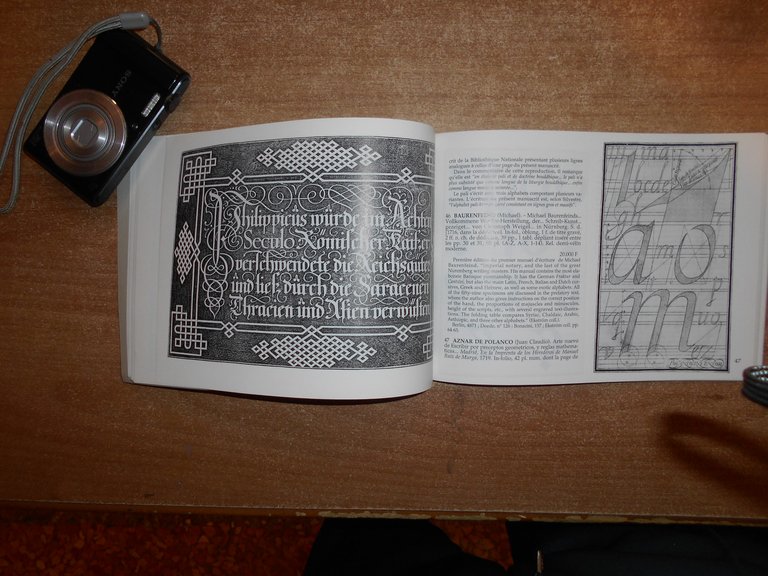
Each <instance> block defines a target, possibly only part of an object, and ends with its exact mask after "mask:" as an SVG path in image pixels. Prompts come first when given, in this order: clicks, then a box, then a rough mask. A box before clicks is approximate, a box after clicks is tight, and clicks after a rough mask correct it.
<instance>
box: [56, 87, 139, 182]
mask: <svg viewBox="0 0 768 576" xmlns="http://www.w3.org/2000/svg"><path fill="white" fill-rule="evenodd" d="M126 139H127V127H126V122H125V117H124V116H123V112H122V111H121V110H120V107H119V106H118V105H117V103H115V101H114V100H112V99H111V98H110V97H109V96H107V95H106V94H104V93H102V92H98V91H96V90H90V89H80V90H73V91H72V92H68V93H67V94H64V95H63V96H62V97H61V98H59V99H58V100H57V101H56V102H54V103H53V105H52V106H51V108H50V109H49V110H48V114H47V115H46V117H45V122H44V128H43V140H44V142H45V148H46V150H47V152H48V155H49V156H50V157H51V160H53V162H54V163H55V164H56V165H57V166H58V167H59V168H61V169H62V170H64V171H66V172H68V173H70V174H72V175H74V176H94V175H96V174H101V173H102V172H104V171H106V170H108V169H109V168H110V167H111V166H112V165H113V164H114V163H115V162H116V161H117V160H118V158H120V155H121V154H122V152H123V149H124V148H125V142H126Z"/></svg>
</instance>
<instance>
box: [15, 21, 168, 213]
mask: <svg viewBox="0 0 768 576" xmlns="http://www.w3.org/2000/svg"><path fill="white" fill-rule="evenodd" d="M148 26H152V27H153V28H154V29H155V32H156V34H157V43H156V45H155V47H156V48H157V49H158V50H160V49H161V45H162V32H161V30H160V25H159V24H158V23H157V21H156V20H155V19H154V18H152V17H150V16H149V15H148V14H146V13H145V12H127V13H124V14H120V15H118V16H114V17H112V18H108V19H106V20H102V21H101V22H98V23H96V24H94V25H93V26H91V27H90V28H88V29H87V30H86V31H85V32H83V33H82V34H81V35H80V36H78V37H77V38H76V39H75V40H74V41H73V42H71V43H69V44H68V45H66V46H65V47H64V48H62V49H61V50H59V52H57V53H56V54H55V55H54V56H53V57H52V58H51V59H50V60H48V61H47V62H46V63H45V64H43V65H42V66H41V67H40V68H39V69H38V70H37V72H35V75H34V76H32V79H31V80H30V81H29V83H28V84H27V87H26V88H25V89H24V92H23V93H22V95H21V98H20V99H19V103H18V104H17V105H16V111H15V112H14V114H13V117H12V118H11V122H10V125H9V127H8V132H7V133H6V135H5V143H4V144H3V150H2V154H0V174H2V173H3V171H4V170H5V164H6V161H7V160H8V157H9V155H10V153H11V148H13V158H12V163H13V173H12V183H11V194H10V196H9V198H8V201H7V202H6V203H5V204H4V205H3V206H0V214H7V213H8V212H10V211H11V210H13V207H14V206H15V205H16V200H17V199H18V196H19V182H20V179H21V148H22V142H23V141H24V134H25V133H26V131H27V127H28V126H29V121H30V119H31V118H32V114H34V112H35V109H36V108H37V105H38V104H39V103H40V99H41V98H42V97H43V94H45V91H46V90H47V89H48V88H49V87H50V85H51V84H52V83H53V81H54V80H55V79H56V77H57V76H58V75H59V74H61V72H62V71H63V70H64V69H65V68H66V67H67V66H68V65H69V64H70V63H71V62H72V60H73V59H74V58H75V56H77V54H78V52H80V50H81V49H82V47H83V45H84V44H85V43H86V42H88V40H90V39H91V38H94V37H95V36H98V35H99V34H101V33H102V32H106V31H108V30H115V29H120V28H122V29H124V30H142V29H144V28H147V27H148Z"/></svg>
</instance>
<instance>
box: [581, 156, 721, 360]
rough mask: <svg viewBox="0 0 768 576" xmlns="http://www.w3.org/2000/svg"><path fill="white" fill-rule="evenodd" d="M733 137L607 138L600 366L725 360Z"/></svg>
mask: <svg viewBox="0 0 768 576" xmlns="http://www.w3.org/2000/svg"><path fill="white" fill-rule="evenodd" d="M735 158H736V145H735V144H717V145H710V144H708V145H698V144H685V145H680V144H654V145H649V144H607V145H606V146H605V157H604V166H605V168H604V175H603V209H602V229H601V241H600V244H601V246H600V254H601V259H600V283H599V293H598V319H597V321H598V334H597V355H596V358H595V369H596V370H681V369H684V370H709V371H719V370H727V369H728V343H729V327H730V290H731V256H732V253H731V247H732V229H733V203H734V176H735Z"/></svg>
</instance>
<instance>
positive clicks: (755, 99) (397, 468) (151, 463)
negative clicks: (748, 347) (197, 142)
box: [0, 0, 768, 523]
mask: <svg viewBox="0 0 768 576" xmlns="http://www.w3.org/2000/svg"><path fill="white" fill-rule="evenodd" d="M126 7H127V5H124V3H121V2H115V1H111V0H107V1H102V2H95V1H93V0H84V1H81V2H76V3H51V2H43V1H33V2H25V3H18V2H13V3H10V2H6V3H5V5H4V6H3V10H2V12H3V17H2V18H1V19H0V54H2V59H0V78H2V82H0V120H1V121H2V123H3V124H5V123H6V122H7V121H8V119H9V118H10V116H11V114H12V110H13V107H14V106H15V103H16V100H17V99H18V97H19V96H20V94H21V92H22V90H23V87H24V85H25V84H26V82H27V80H28V79H29V78H30V76H31V75H32V73H33V72H34V70H36V68H37V67H38V66H39V65H40V64H41V63H42V62H44V61H45V60H46V59H47V58H48V57H49V56H50V55H52V54H53V53H54V52H56V51H57V50H58V49H59V48H60V47H61V46H63V45H64V44H65V43H66V42H68V41H70V40H72V39H73V38H74V37H75V36H76V35H77V34H78V33H79V32H80V31H81V30H83V29H84V28H85V27H86V26H87V25H89V24H91V23H92V22H94V21H96V20H99V19H101V18H104V17H107V16H110V15H112V14H113V13H117V12H120V11H121V10H125V9H126ZM145 9H146V10H147V11H148V12H150V13H151V14H152V15H153V16H155V17H156V18H157V19H158V20H159V21H160V23H161V24H162V26H163V30H164V32H165V38H164V46H165V50H166V53H167V54H168V55H169V56H170V57H171V58H173V59H175V60H177V61H178V62H179V63H180V64H182V65H183V66H184V67H185V68H187V69H188V70H189V71H190V72H191V73H192V76H193V84H192V87H191V89H190V91H189V92H188V94H187V95H186V97H185V99H184V101H183V102H182V104H181V106H180V107H179V108H178V110H177V111H176V112H175V113H174V114H173V115H172V116H171V117H170V119H169V120H168V121H167V123H166V124H165V125H164V127H163V129H162V133H166V134H168V133H177V132H188V131H196V130H208V129H215V128H224V127H231V126H237V125H242V124H252V123H263V122H270V121H277V120H287V119H295V118H306V117H322V116H384V117H398V118H408V119H414V120H421V121H424V122H427V123H430V124H432V125H434V126H435V128H436V129H437V130H438V131H448V130H461V129H475V128H540V129H567V130H602V131H612V130H616V131H638V132H639V131H657V132H674V131H681V132H698V131H705V132H718V131H723V132H724V131H729V132H749V131H756V132H765V131H768V5H766V4H765V3H764V2H763V1H762V0H755V1H751V2H750V1H742V2H735V1H734V2H728V1H725V0H723V1H715V0H710V1H701V2H693V1H691V2H671V1H669V0H663V1H655V0H652V1H649V0H644V1H642V2H622V3H614V2H565V1H552V2H540V1H538V0H537V1H530V2H508V3H502V2H477V1H476V0H474V1H468V2H451V3H448V2H443V1H439V2H390V3H385V2H312V3H307V4H305V3H302V2H260V3H255V2H254V3H250V2H244V1H240V2H217V3H213V2H206V1H203V0H192V1H191V2H154V1H149V2H146V3H145ZM148 36H150V37H151V34H148ZM53 94H54V92H53V91H52V92H51V93H50V94H49V95H48V98H47V99H46V100H47V101H50V99H51V98H52V96H53ZM41 111H42V110H41ZM9 184H10V178H9V177H8V174H5V175H4V176H3V178H2V181H0V185H2V191H3V195H5V194H6V193H7V190H8V188H9ZM116 251H117V242H116V202H115V198H114V197H112V198H111V199H110V200H109V201H108V202H107V204H106V205H104V206H103V207H101V208H99V209H92V208H89V207H87V206H86V205H85V204H84V203H82V202H80V201H79V200H77V199H76V198H75V197H74V196H73V195H72V194H71V193H70V192H68V191H66V190H65V189H64V188H63V187H62V186H61V185H59V184H58V183H57V182H56V181H54V179H53V178H52V177H50V176H49V175H47V173H45V172H44V171H43V170H42V169H40V168H39V167H37V166H36V165H35V164H34V163H33V162H31V161H30V160H29V159H26V160H25V163H24V171H23V190H22V195H21V199H20V201H19V203H18V206H17V208H16V210H15V211H14V212H13V213H12V214H11V215H10V216H5V217H0V409H1V410H2V416H0V462H2V464H1V465H0V470H1V471H0V501H1V502H3V503H5V504H6V505H7V504H19V505H25V506H26V505H53V506H70V505H76V506H83V507H88V508H91V507H108V508H128V509H135V508H140V509H162V510H171V509H173V510H195V511H198V510H207V511H214V510H215V511H227V512H247V513H289V514H292V513H308V514H326V513H327V514H346V513H353V514H354V513H371V514H374V515H389V514H398V515H406V516H411V515H414V516H416V515H422V514H426V515H430V516H435V517H445V516H454V515H459V516H482V517H495V518H512V519H519V518H553V517H554V518H567V519H595V518H598V519H601V518H609V519H624V518H630V519H658V518H665V519H676V520H696V521H737V522H757V523H765V522H766V521H768V490H767V489H766V488H767V487H768V410H766V409H764V408H761V407H759V406H757V405H756V404H753V403H751V402H749V401H748V400H746V399H744V398H743V397H742V396H741V393H740V385H739V383H737V382H731V383H711V382H683V383H663V382H644V383H636V384H597V385H580V386H560V387H551V388H529V387H522V388H510V389H504V388H473V387H466V386H453V385H444V384H436V385H435V387H434V389H432V390H431V391H429V392H427V393H425V394H422V395H419V396H416V397H412V398H407V399H403V400H398V401H391V402H379V403H353V404H322V403H298V402H280V401H271V400H264V399H254V398H243V397H232V396H226V395H218V394H206V393H192V392H182V391H177V390H168V389H156V388H151V387H143V386H134V385H130V384H125V383H123V382H122V381H121V378H120V348H119V336H118V316H117V266H116Z"/></svg>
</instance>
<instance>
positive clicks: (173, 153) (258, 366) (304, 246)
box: [118, 119, 434, 400]
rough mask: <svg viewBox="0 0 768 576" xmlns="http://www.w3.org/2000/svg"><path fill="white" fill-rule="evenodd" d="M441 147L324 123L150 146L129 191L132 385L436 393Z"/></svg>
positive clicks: (423, 135) (415, 137) (332, 394)
mask: <svg viewBox="0 0 768 576" xmlns="http://www.w3.org/2000/svg"><path fill="white" fill-rule="evenodd" d="M433 182H434V132H433V130H432V128H431V127H429V126H427V125H424V124H419V123H415V122H407V121H400V120H378V119H325V120H305V121H295V122H283V123H278V124H268V125H261V126H251V127H243V128H234V129H229V130H220V131H215V132H206V133H196V134H186V135H176V136H163V137H156V138H155V139H153V141H152V142H151V143H150V145H149V146H148V148H147V149H146V151H145V152H144V153H143V154H142V156H141V158H140V159H139V161H138V162H137V163H136V165H135V166H134V167H133V169H132V170H131V172H130V174H129V176H128V177H127V178H126V179H125V180H124V181H123V183H122V184H121V186H120V189H119V190H118V218H119V267H120V315H121V341H122V342H121V348H122V365H123V377H124V379H126V380H127V381H130V382H135V383H140V384H150V385H159V386H171V387H177V388H188V389H205V390H219V391H225V392H231V393H239V394H254V395H265V396H277V397H289V398H311V399H331V400H338V399H366V398H386V397H397V396H404V395H410V394H416V393H419V392H422V391H424V390H426V389H427V388H429V387H430V386H431V384H432V294H431V290H432V288H431V282H432V202H433V190H434V186H433Z"/></svg>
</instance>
